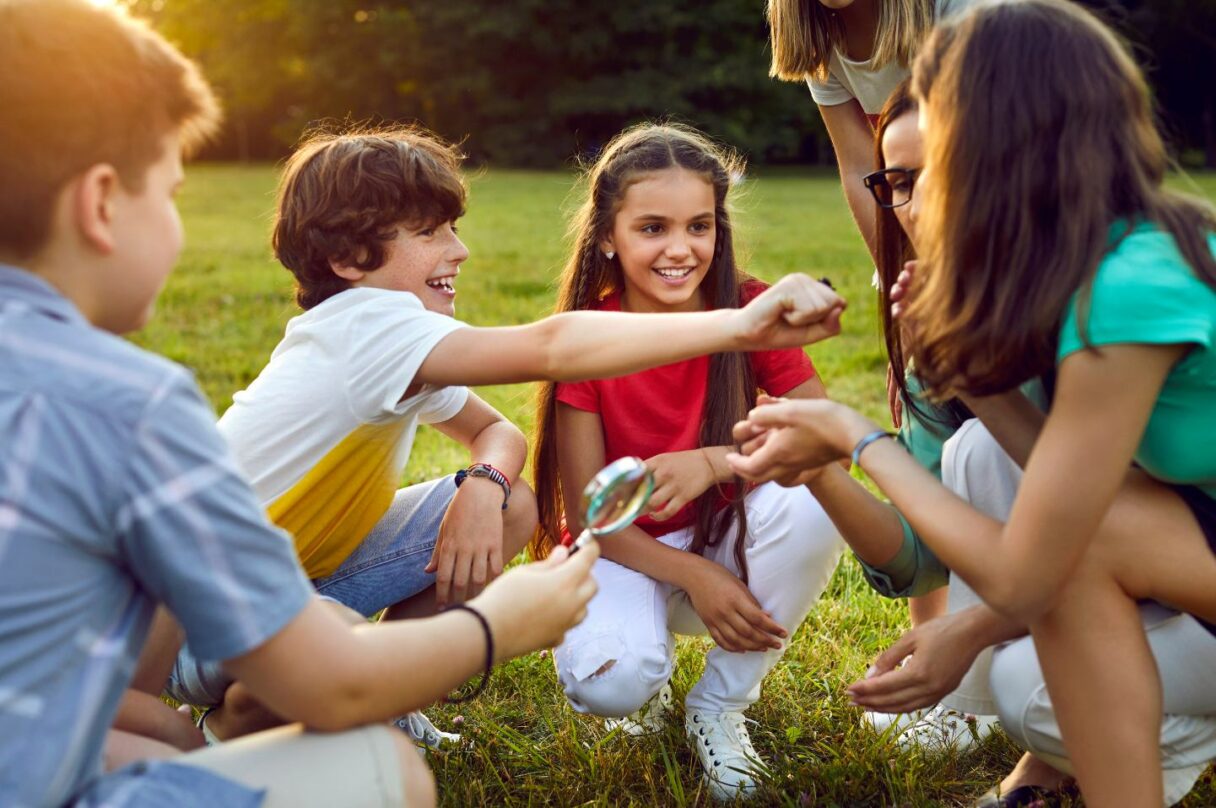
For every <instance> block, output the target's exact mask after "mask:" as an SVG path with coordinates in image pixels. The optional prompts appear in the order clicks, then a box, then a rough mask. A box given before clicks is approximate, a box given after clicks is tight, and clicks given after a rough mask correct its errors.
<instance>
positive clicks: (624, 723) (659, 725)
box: [604, 684, 672, 736]
mask: <svg viewBox="0 0 1216 808" xmlns="http://www.w3.org/2000/svg"><path fill="white" fill-rule="evenodd" d="M671 702H672V696H671V685H670V684H666V685H663V686H662V687H661V688H659V692H658V693H655V694H654V695H653V696H651V697H650V700H649V701H647V702H646V703H645V704H643V705H642V707H641V709H639V710H638V711H637V712H634V713H630V714H629V715H627V716H625V717H624V718H606V719H604V729H606V730H608V731H609V732H611V731H612V730H614V729H620V731H621V732H623V733H625V734H626V735H633V736H638V735H651V734H653V733H656V732H662V731H663V727H664V726H665V725H666V724H667V716H668V714H669V713H670V712H671Z"/></svg>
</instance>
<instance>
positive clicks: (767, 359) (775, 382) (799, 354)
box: [749, 348, 815, 396]
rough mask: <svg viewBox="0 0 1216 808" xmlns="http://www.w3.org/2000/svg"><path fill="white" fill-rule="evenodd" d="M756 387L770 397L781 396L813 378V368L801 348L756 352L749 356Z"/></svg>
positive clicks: (809, 359)
mask: <svg viewBox="0 0 1216 808" xmlns="http://www.w3.org/2000/svg"><path fill="white" fill-rule="evenodd" d="M749 356H750V357H751V362H752V368H754V369H755V372H756V385H757V386H758V387H759V388H760V389H761V390H763V391H764V392H766V393H768V394H769V395H770V396H783V395H785V394H786V393H788V392H789V391H791V390H793V389H794V388H795V387H797V386H798V385H800V384H802V383H803V382H805V381H809V380H810V379H813V378H814V377H815V366H814V365H813V364H812V363H811V358H810V357H809V356H807V355H806V351H804V350H802V349H801V348H785V349H782V350H779V351H757V352H756V353H753V354H749Z"/></svg>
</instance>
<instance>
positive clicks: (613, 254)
mask: <svg viewBox="0 0 1216 808" xmlns="http://www.w3.org/2000/svg"><path fill="white" fill-rule="evenodd" d="M604 257H605V258H607V259H608V260H609V261H611V260H612V259H613V258H616V253H614V252H613V251H612V250H609V251H608V252H606V253H604Z"/></svg>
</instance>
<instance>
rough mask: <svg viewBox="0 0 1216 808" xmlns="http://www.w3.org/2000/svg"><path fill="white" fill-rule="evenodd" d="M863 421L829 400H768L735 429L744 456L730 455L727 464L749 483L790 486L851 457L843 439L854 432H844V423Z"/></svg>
mask: <svg viewBox="0 0 1216 808" xmlns="http://www.w3.org/2000/svg"><path fill="white" fill-rule="evenodd" d="M860 418H861V416H859V415H857V414H856V413H854V412H853V411H852V410H850V409H849V408H848V407H846V406H844V405H843V404H839V403H837V402H834V401H830V400H828V399H824V398H813V399H799V400H780V401H766V402H765V403H763V404H760V405H758V406H757V407H756V408H755V409H753V410H752V411H751V412H750V413H749V414H748V417H747V420H745V421H740V422H739V423H738V424H736V425H735V430H734V435H735V439H736V440H737V441H738V442H739V444H740V446H741V449H742V451H741V452H732V453H730V454H728V455H727V456H726V462H727V464H729V465H730V467H731V469H732V470H733V471H734V472H735V473H736V474H738V475H739V476H740V477H743V478H744V479H745V480H755V481H758V482H767V481H769V480H776V481H778V482H782V483H783V484H788V482H787V481H797V480H800V479H801V475H803V474H804V473H806V472H807V471H809V470H813V469H819V468H821V467H823V466H826V465H827V464H829V463H832V462H834V461H837V460H840V459H842V458H847V457H848V456H849V453H850V452H851V451H852V446H851V445H845V444H844V441H842V436H845V435H847V434H852V431H855V430H848V429H845V428H844V427H843V423H844V422H851V421H853V420H855V419H860ZM862 420H864V419H862Z"/></svg>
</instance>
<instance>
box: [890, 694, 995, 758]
mask: <svg viewBox="0 0 1216 808" xmlns="http://www.w3.org/2000/svg"><path fill="white" fill-rule="evenodd" d="M999 725H1000V720H999V719H998V718H997V717H996V716H995V715H973V714H971V713H960V712H959V711H958V710H952V709H950V708H949V707H946V706H945V705H942V704H939V705H937V706H936V707H934V708H933V709H932V710H930V711H929V712H928V713H926V714H925V716H924V717H923V718H921V719H920V720H919V721H917V722H916V723H915V724H912V725H911V726H910V727H908V728H907V729H905V730H904V731H903V732H901V733H900V734H899V736H898V737H896V739H895V742H896V743H898V744H899V746H900V748H901V749H905V750H911V749H923V750H925V751H930V752H945V751H948V750H952V751H954V752H966V751H968V750H969V749H971V748H972V747H974V746H976V745H977V744H979V742H980V741H982V740H984V739H985V738H987V737H988V736H989V735H991V734H992V731H993V730H994V729H996V728H997V727H998V726H999Z"/></svg>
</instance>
